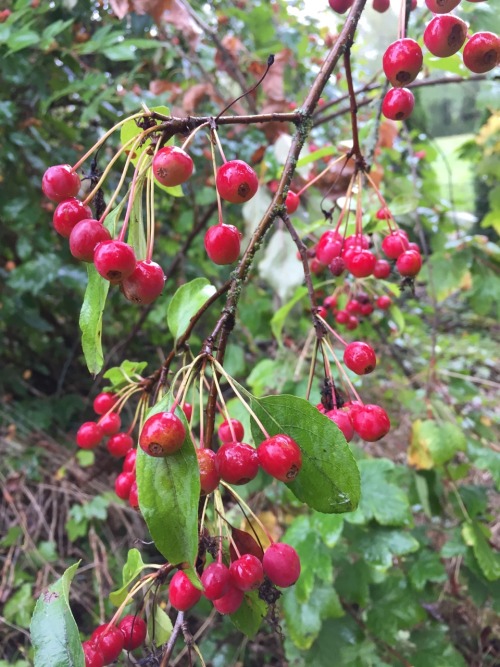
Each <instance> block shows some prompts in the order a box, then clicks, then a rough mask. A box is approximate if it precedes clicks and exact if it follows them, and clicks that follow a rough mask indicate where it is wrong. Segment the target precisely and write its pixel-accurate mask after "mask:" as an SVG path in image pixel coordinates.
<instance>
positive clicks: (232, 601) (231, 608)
mask: <svg viewBox="0 0 500 667" xmlns="http://www.w3.org/2000/svg"><path fill="white" fill-rule="evenodd" d="M244 596H245V594H244V593H243V591H242V590H240V589H239V588H236V586H233V585H231V587H230V588H229V590H228V592H227V593H226V594H225V595H223V596H222V597H221V598H219V599H218V600H214V607H215V608H216V609H217V611H218V612H219V614H234V612H235V611H238V609H239V608H240V607H241V603H242V602H243V598H244Z"/></svg>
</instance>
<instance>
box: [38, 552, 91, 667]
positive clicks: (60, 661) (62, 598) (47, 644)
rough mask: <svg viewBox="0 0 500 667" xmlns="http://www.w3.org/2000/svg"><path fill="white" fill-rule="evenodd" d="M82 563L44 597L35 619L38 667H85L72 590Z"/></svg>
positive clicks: (76, 565)
mask: <svg viewBox="0 0 500 667" xmlns="http://www.w3.org/2000/svg"><path fill="white" fill-rule="evenodd" d="M78 565H79V563H75V564H74V565H72V566H71V567H69V568H68V569H67V570H66V572H65V573H64V574H63V576H62V577H61V578H60V579H58V580H57V581H56V582H55V583H54V584H52V585H51V586H49V588H48V589H47V590H45V591H43V593H42V594H41V595H40V597H39V598H38V601H37V603H36V607H35V611H34V613H33V618H32V619H31V626H30V631H31V641H32V642H33V647H34V651H35V660H34V665H35V667H48V666H49V665H50V667H85V659H84V656H83V650H82V642H81V640H80V635H79V632H78V628H77V625H76V623H75V619H74V618H73V615H72V613H71V609H70V606H69V587H70V585H71V581H72V580H73V577H74V576H75V573H76V571H77V569H78Z"/></svg>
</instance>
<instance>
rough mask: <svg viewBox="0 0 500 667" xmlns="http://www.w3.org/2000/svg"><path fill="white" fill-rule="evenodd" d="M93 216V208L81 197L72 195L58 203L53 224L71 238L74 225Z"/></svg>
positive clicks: (57, 230) (58, 231)
mask: <svg viewBox="0 0 500 667" xmlns="http://www.w3.org/2000/svg"><path fill="white" fill-rule="evenodd" d="M90 218H92V209H91V208H90V206H86V205H85V204H84V203H83V202H81V201H80V200H79V199H75V197H71V199H65V200H64V201H62V202H61V203H60V204H58V206H57V208H56V210H55V211H54V217H53V218H52V224H53V225H54V229H55V230H56V232H57V233H58V234H60V235H61V236H64V237H65V238H69V235H70V234H71V231H72V229H73V227H74V226H75V225H76V224H77V223H78V222H80V221H81V220H88V219H90Z"/></svg>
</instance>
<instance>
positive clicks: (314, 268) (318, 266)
mask: <svg viewBox="0 0 500 667" xmlns="http://www.w3.org/2000/svg"><path fill="white" fill-rule="evenodd" d="M309 268H310V269H311V273H312V274H313V275H315V276H317V275H319V274H320V273H323V271H324V270H325V269H326V266H325V265H324V264H323V263H322V262H320V261H319V259H318V258H317V257H313V258H312V260H311V264H310V266H309Z"/></svg>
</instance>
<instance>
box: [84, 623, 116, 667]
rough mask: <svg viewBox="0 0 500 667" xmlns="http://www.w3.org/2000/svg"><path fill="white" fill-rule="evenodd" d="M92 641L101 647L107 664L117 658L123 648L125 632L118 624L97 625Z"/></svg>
mask: <svg viewBox="0 0 500 667" xmlns="http://www.w3.org/2000/svg"><path fill="white" fill-rule="evenodd" d="M90 641H91V642H94V645H95V646H96V647H97V648H99V649H101V653H102V655H103V657H104V664H105V665H109V664H110V663H112V662H114V661H115V660H117V659H118V656H119V655H120V653H121V652H122V650H123V643H124V639H123V633H122V632H121V631H120V630H119V629H118V628H117V627H116V626H114V625H109V624H108V623H104V624H103V625H99V626H97V628H96V629H95V630H94V632H93V633H92V635H91V637H90Z"/></svg>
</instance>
